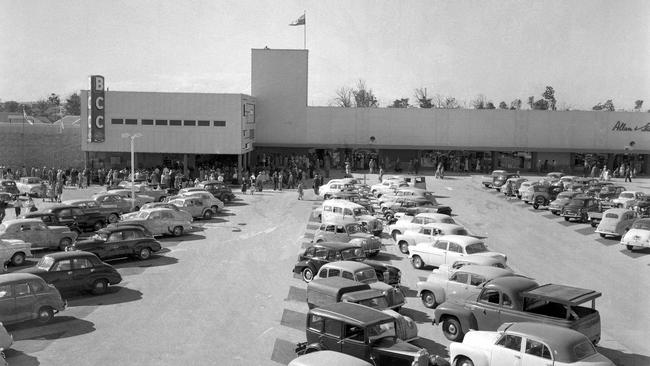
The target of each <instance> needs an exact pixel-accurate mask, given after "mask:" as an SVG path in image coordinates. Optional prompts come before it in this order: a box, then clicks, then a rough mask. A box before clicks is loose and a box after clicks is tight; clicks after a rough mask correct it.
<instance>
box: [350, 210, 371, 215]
mask: <svg viewBox="0 0 650 366" xmlns="http://www.w3.org/2000/svg"><path fill="white" fill-rule="evenodd" d="M352 211H353V212H354V216H362V215H370V213H368V210H366V209H365V208H355V209H354V210H352Z"/></svg>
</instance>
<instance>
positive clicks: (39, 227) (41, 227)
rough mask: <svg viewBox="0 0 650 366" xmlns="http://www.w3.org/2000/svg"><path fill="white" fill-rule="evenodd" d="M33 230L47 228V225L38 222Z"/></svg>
mask: <svg viewBox="0 0 650 366" xmlns="http://www.w3.org/2000/svg"><path fill="white" fill-rule="evenodd" d="M34 230H47V225H45V223H44V222H38V223H36V224H35V225H34Z"/></svg>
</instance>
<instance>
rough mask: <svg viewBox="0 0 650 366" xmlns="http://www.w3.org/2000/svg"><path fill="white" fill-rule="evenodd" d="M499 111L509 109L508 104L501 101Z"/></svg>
mask: <svg viewBox="0 0 650 366" xmlns="http://www.w3.org/2000/svg"><path fill="white" fill-rule="evenodd" d="M499 109H508V105H507V104H506V102H504V101H501V103H499Z"/></svg>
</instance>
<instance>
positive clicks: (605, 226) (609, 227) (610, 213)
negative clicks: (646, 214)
mask: <svg viewBox="0 0 650 366" xmlns="http://www.w3.org/2000/svg"><path fill="white" fill-rule="evenodd" d="M637 218H638V216H637V214H636V212H635V211H634V210H631V209H628V208H610V209H609V210H607V211H605V212H603V217H602V219H601V220H600V223H599V224H598V227H596V232H597V233H598V234H600V237H601V238H604V237H606V236H614V237H617V238H620V237H622V236H623V235H625V233H626V232H628V230H630V228H631V227H632V224H633V223H634V221H636V219H637Z"/></svg>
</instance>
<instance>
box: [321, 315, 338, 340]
mask: <svg viewBox="0 0 650 366" xmlns="http://www.w3.org/2000/svg"><path fill="white" fill-rule="evenodd" d="M325 334H329V335H332V336H335V337H340V336H341V323H340V322H339V321H337V320H334V319H328V318H325Z"/></svg>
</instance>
